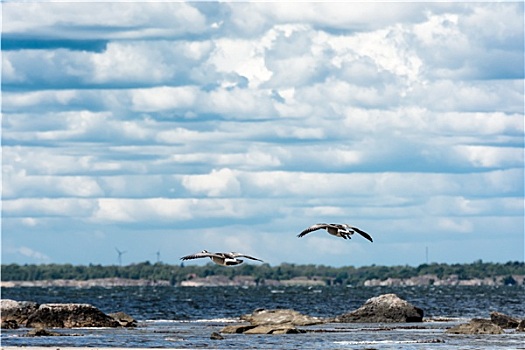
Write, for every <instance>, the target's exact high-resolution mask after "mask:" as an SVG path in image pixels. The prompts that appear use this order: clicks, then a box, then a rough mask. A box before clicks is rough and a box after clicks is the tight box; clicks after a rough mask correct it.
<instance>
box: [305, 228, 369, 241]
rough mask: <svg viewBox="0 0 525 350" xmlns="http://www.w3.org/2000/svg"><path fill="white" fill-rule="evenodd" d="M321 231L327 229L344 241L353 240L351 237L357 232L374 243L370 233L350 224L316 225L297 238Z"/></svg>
mask: <svg viewBox="0 0 525 350" xmlns="http://www.w3.org/2000/svg"><path fill="white" fill-rule="evenodd" d="M320 229H325V230H326V231H327V232H328V233H329V234H331V235H334V236H337V237H342V238H344V239H350V238H352V237H350V236H351V235H353V234H354V233H356V232H357V233H359V234H360V235H361V236H363V237H364V238H366V239H368V240H369V241H370V242H373V240H372V236H370V235H369V234H368V233H366V232H365V231H363V230H360V229H358V228H357V227H355V226H350V225H348V224H315V225H312V226H310V227H308V228H307V229H306V230H304V231H303V232H301V233H299V234H298V235H297V237H303V236H304V235H306V234H308V233H310V232H313V231H317V230H320Z"/></svg>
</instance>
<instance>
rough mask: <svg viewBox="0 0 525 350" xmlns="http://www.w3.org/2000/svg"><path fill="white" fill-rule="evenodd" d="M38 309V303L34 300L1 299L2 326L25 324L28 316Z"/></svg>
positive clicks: (13, 326)
mask: <svg viewBox="0 0 525 350" xmlns="http://www.w3.org/2000/svg"><path fill="white" fill-rule="evenodd" d="M37 309H38V304H37V303H34V302H32V301H16V300H11V299H2V300H0V315H1V316H0V317H1V324H2V328H4V327H6V328H8V327H10V328H17V327H15V323H16V325H17V326H19V325H20V326H25V323H26V321H27V318H28V317H29V315H31V314H32V313H33V312H35V311H36V310H37Z"/></svg>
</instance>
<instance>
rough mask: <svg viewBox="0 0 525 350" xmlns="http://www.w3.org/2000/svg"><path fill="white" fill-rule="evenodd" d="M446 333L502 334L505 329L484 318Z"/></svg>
mask: <svg viewBox="0 0 525 350" xmlns="http://www.w3.org/2000/svg"><path fill="white" fill-rule="evenodd" d="M445 333H451V334H502V333H503V329H502V328H501V327H500V326H498V325H496V324H494V323H492V321H491V320H487V319H484V318H473V319H472V320H470V322H469V323H463V324H460V325H457V326H455V327H452V328H449V329H447V330H446V331H445Z"/></svg>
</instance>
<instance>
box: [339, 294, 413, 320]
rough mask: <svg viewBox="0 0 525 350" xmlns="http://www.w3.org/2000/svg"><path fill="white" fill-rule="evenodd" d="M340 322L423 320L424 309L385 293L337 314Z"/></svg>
mask: <svg viewBox="0 0 525 350" xmlns="http://www.w3.org/2000/svg"><path fill="white" fill-rule="evenodd" d="M334 321H335V322H340V323H384V322H422V321H423V310H422V309H420V308H418V307H415V306H414V305H412V304H410V303H409V302H407V301H406V300H403V299H401V298H399V297H398V296H397V295H395V294H383V295H380V296H377V297H374V298H370V299H368V300H367V301H366V302H365V304H363V306H361V307H360V308H358V309H357V310H354V311H352V312H349V313H346V314H343V315H340V316H337V317H336V318H335V319H334Z"/></svg>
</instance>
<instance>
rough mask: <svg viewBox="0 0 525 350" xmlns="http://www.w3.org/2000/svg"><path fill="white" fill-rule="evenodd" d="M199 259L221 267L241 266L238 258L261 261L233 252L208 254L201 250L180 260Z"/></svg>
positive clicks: (241, 261) (240, 260)
mask: <svg viewBox="0 0 525 350" xmlns="http://www.w3.org/2000/svg"><path fill="white" fill-rule="evenodd" d="M200 258H210V259H211V261H213V262H214V263H216V264H217V265H222V266H234V265H239V264H242V263H243V261H244V260H242V259H238V258H247V259H251V260H257V261H261V262H262V260H261V259H257V258H254V257H253V256H249V255H246V254H241V253H235V252H231V253H210V252H209V251H207V250H203V251H202V252H200V253H195V254H190V255H186V256H183V257H182V258H180V259H181V260H191V259H200Z"/></svg>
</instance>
